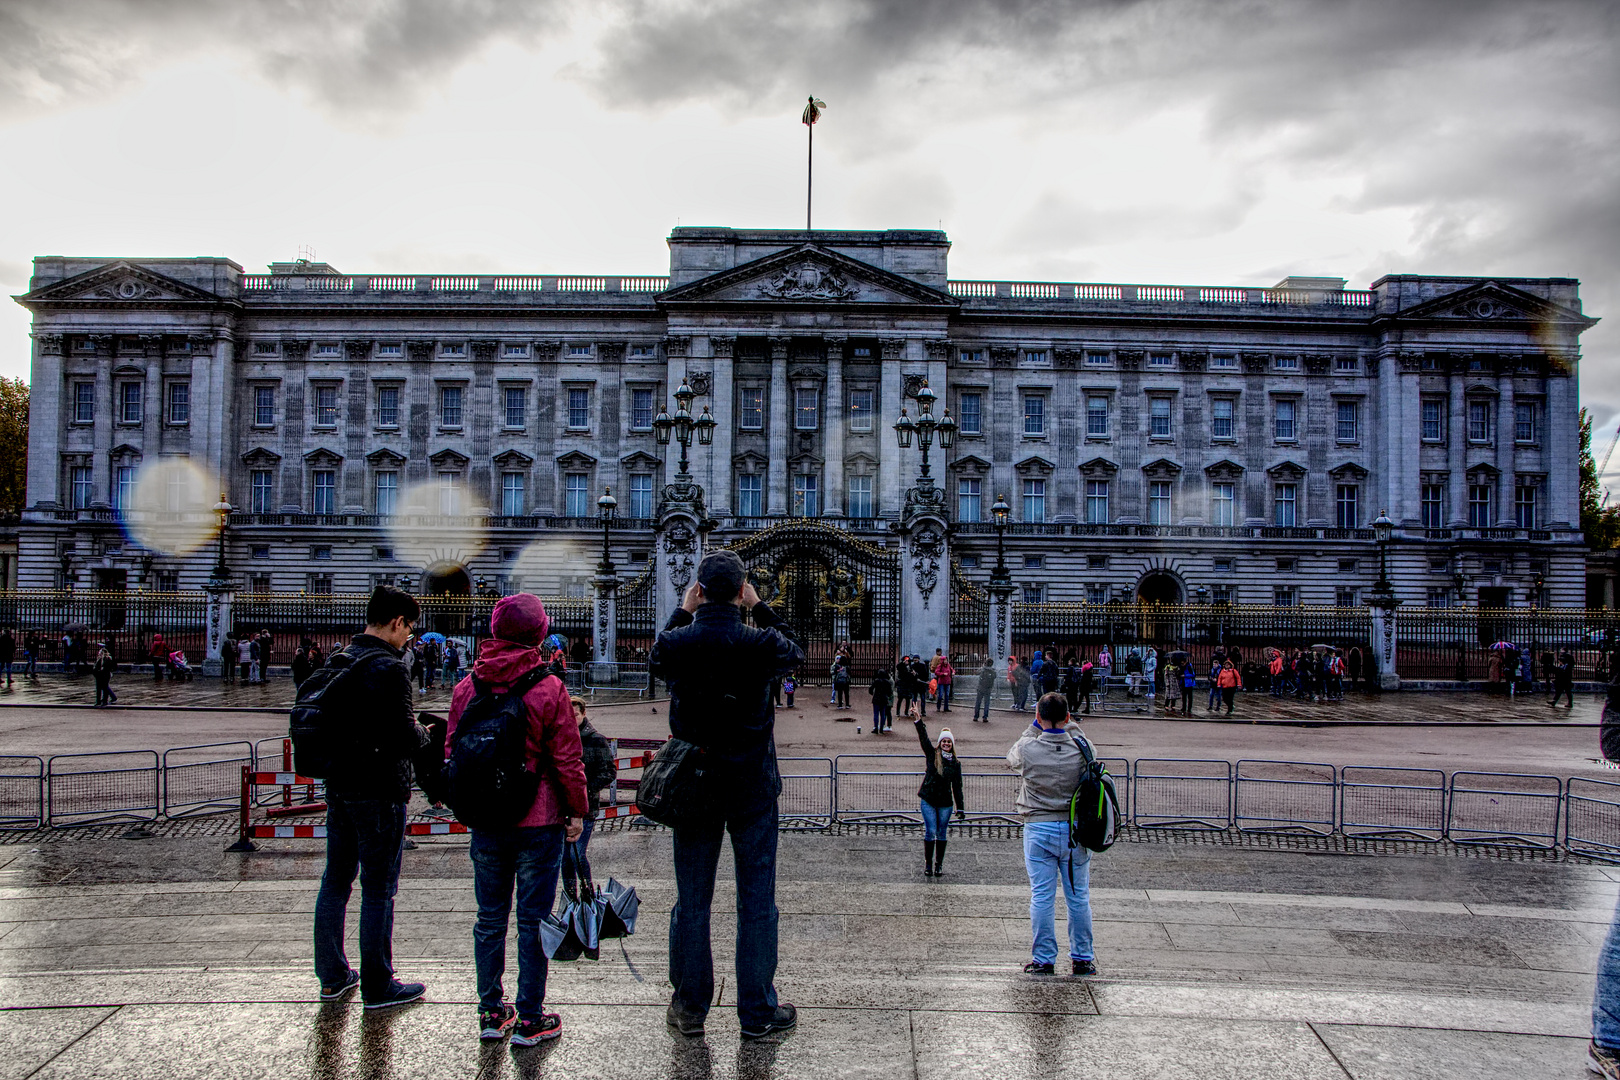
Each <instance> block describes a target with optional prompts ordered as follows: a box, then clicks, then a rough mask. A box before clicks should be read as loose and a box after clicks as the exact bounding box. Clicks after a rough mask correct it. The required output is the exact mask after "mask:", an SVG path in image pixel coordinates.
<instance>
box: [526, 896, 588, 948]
mask: <svg viewBox="0 0 1620 1080" xmlns="http://www.w3.org/2000/svg"><path fill="white" fill-rule="evenodd" d="M600 927H601V916H600V915H599V914H598V912H597V909H596V898H595V897H587V898H584V899H578V900H572V899H571V900H569V901H568V902H567V903H565V904H564V905H563V909H562V912H561V913H560V914H555V915H553V914H549V913H548V914H546V915H542V916H541V917H540V947H541V949H543V950H544V951H545V954H546V956H547V957H549V958H550V959H552V960H556V961H557V962H559V963H567V962H568V961H570V960H578V959H579V958H580V957H581V956H583V957H585V958H586V959H588V960H595V959H596V958H597V956H598V955H599V953H598V946H599V944H600V943H601V936H600V933H599V930H600Z"/></svg>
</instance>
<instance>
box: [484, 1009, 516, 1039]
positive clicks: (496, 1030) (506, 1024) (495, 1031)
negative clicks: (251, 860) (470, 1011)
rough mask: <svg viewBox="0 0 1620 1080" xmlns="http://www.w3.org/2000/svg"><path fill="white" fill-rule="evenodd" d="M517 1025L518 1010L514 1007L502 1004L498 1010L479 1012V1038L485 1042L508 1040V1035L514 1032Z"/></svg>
mask: <svg viewBox="0 0 1620 1080" xmlns="http://www.w3.org/2000/svg"><path fill="white" fill-rule="evenodd" d="M515 1023H517V1010H516V1009H514V1008H512V1006H510V1005H508V1004H506V1003H505V1002H502V1003H501V1006H500V1007H499V1008H496V1009H479V1010H478V1027H479V1031H478V1037H479V1038H480V1039H483V1040H484V1041H485V1042H496V1041H499V1040H501V1039H504V1038H506V1033H507V1032H508V1031H511V1030H512V1025H513V1024H515Z"/></svg>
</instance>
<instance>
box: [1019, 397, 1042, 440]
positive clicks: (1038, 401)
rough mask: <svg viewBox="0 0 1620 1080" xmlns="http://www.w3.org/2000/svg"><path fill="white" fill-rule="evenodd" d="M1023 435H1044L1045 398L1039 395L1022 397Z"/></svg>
mask: <svg viewBox="0 0 1620 1080" xmlns="http://www.w3.org/2000/svg"><path fill="white" fill-rule="evenodd" d="M1024 434H1025V435H1044V434H1046V398H1045V397H1043V396H1042V395H1040V394H1027V395H1025V397H1024Z"/></svg>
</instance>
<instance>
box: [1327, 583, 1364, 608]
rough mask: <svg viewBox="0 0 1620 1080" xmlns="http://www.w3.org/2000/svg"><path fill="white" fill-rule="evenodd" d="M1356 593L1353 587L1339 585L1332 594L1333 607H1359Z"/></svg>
mask: <svg viewBox="0 0 1620 1080" xmlns="http://www.w3.org/2000/svg"><path fill="white" fill-rule="evenodd" d="M1357 592H1358V590H1357V589H1356V587H1355V586H1354V585H1340V586H1338V587H1337V588H1336V589H1335V590H1334V592H1333V604H1334V606H1335V607H1360V606H1361V605H1360V604H1359V603H1357V601H1358V600H1359V597H1358V596H1357V595H1356V593H1357Z"/></svg>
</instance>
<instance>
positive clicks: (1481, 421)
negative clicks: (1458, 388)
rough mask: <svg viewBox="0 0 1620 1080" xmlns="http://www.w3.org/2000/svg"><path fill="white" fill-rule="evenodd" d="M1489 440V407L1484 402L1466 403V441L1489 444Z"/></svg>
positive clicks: (1487, 403)
mask: <svg viewBox="0 0 1620 1080" xmlns="http://www.w3.org/2000/svg"><path fill="white" fill-rule="evenodd" d="M1490 438H1491V406H1490V403H1489V402H1485V401H1470V402H1469V403H1468V441H1469V442H1489V441H1490Z"/></svg>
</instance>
